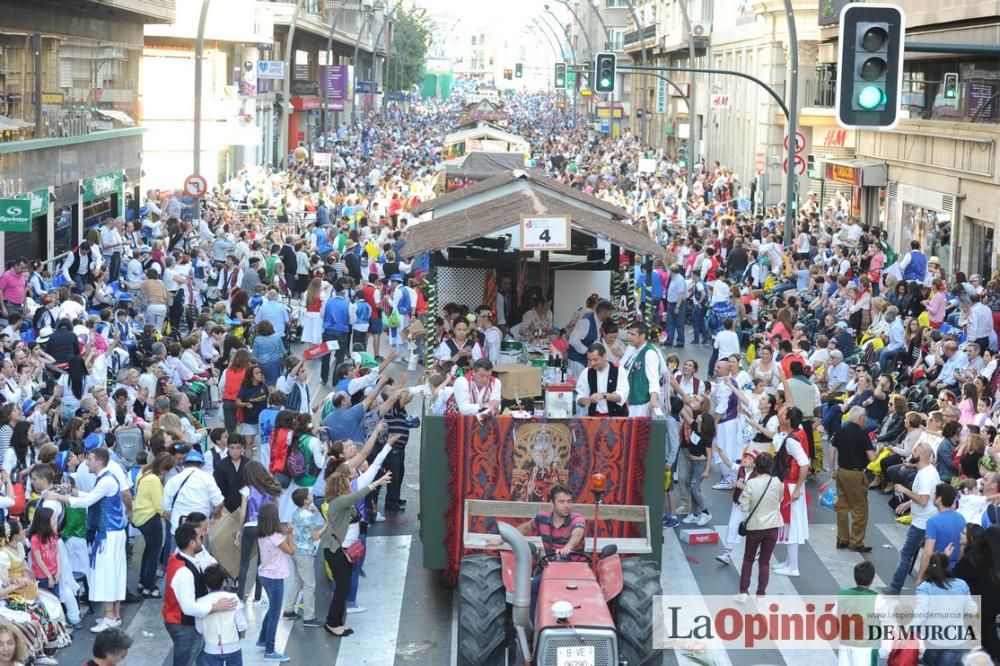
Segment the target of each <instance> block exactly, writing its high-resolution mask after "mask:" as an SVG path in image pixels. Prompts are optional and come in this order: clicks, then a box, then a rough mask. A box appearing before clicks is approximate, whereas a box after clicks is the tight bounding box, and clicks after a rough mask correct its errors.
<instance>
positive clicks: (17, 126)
mask: <svg viewBox="0 0 1000 666" xmlns="http://www.w3.org/2000/svg"><path fill="white" fill-rule="evenodd" d="M34 126H35V123H29V122H28V121H26V120H21V119H20V118H8V117H7V116H0V131H2V132H9V131H11V130H21V129H24V128H26V127H34Z"/></svg>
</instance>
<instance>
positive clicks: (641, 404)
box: [622, 322, 664, 417]
mask: <svg viewBox="0 0 1000 666" xmlns="http://www.w3.org/2000/svg"><path fill="white" fill-rule="evenodd" d="M648 336H649V329H648V328H647V326H646V324H644V323H642V322H636V323H634V324H632V325H631V326H629V329H628V340H629V345H630V346H629V348H628V350H626V352H625V358H623V359H622V367H623V368H624V369H625V370H626V372H627V381H628V386H629V405H628V415H629V416H657V417H662V416H663V407H662V406H661V402H660V384H661V383H662V382H661V377H662V376H663V372H662V370H663V368H664V363H663V358H662V357H661V356H660V352H659V350H658V349H657V348H656V347H655V346H654V345H653V344H652V343H651V342H649V340H648V339H647V338H648Z"/></svg>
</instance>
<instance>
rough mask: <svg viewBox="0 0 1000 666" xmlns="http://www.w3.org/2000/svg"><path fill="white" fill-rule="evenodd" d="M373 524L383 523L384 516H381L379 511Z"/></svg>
mask: <svg viewBox="0 0 1000 666" xmlns="http://www.w3.org/2000/svg"><path fill="white" fill-rule="evenodd" d="M375 522H376V523H384V522H385V516H383V515H382V512H381V511H379V512H378V513H376V514H375Z"/></svg>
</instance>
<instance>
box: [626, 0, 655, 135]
mask: <svg viewBox="0 0 1000 666" xmlns="http://www.w3.org/2000/svg"><path fill="white" fill-rule="evenodd" d="M625 6H626V7H628V10H629V12H630V13H631V14H632V21H633V22H634V23H635V29H636V30H637V31H638V32H639V51H640V54H641V55H642V67H643V70H645V68H646V66H647V65H648V64H649V63H648V57H647V56H646V40H645V39H643V34H642V33H643V25H642V23H641V22H640V21H639V15H638V14H636V13H635V4H633V2H632V0H625ZM647 76H648V75H647V73H646V72H645V71H643V73H642V86H641V88H642V95H641V97H642V99H641V100H640V104H635V103H634V102H633V104H632V106H633V107H639V108H642V106H643V103H645V101H646V86H647V85H648V80H647ZM648 127H649V117H648V116H647V115H646V114H643V115H642V120H640V121H639V134H640V140H641V142H642V143H643V144H645V143H646V135H647V131H646V130H647V128H648Z"/></svg>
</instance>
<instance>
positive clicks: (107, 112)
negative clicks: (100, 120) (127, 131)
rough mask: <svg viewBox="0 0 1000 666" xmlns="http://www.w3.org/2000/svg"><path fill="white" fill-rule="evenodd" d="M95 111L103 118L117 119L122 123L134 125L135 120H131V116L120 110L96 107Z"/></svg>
mask: <svg viewBox="0 0 1000 666" xmlns="http://www.w3.org/2000/svg"><path fill="white" fill-rule="evenodd" d="M97 112H98V113H99V114H101V115H102V116H104V117H105V118H110V119H111V120H117V121H118V122H120V123H122V124H123V125H135V121H134V120H132V117H131V116H130V115H128V114H127V113H124V112H122V111H115V110H114V109H97Z"/></svg>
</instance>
